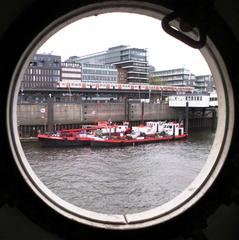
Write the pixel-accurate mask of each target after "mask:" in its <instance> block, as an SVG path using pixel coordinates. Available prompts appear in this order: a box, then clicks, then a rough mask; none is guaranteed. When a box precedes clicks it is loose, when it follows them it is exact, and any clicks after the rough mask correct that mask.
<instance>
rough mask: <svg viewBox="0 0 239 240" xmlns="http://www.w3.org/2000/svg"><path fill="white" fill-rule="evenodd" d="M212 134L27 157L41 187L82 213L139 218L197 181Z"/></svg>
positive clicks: (29, 148) (29, 152) (32, 146)
mask: <svg viewBox="0 0 239 240" xmlns="http://www.w3.org/2000/svg"><path fill="white" fill-rule="evenodd" d="M213 138H214V134H213V133H212V132H211V131H197V132H196V131H194V132H192V133H190V137H189V138H188V139H187V140H180V141H175V142H173V141H172V142H161V143H155V144H147V145H139V146H135V147H133V146H129V147H124V148H111V149H106V148H102V149H92V148H90V147H81V148H80V147H79V148H41V147H40V146H39V145H38V144H37V143H25V144H23V148H24V151H25V155H26V157H27V159H28V161H29V163H30V165H31V166H32V168H33V170H34V171H35V173H36V174H37V176H38V177H39V178H40V179H41V181H42V182H43V183H44V184H45V185H46V186H47V187H48V188H49V189H50V190H51V191H52V192H54V193H55V194H57V195H58V196H59V197H61V198H62V199H64V200H66V201H68V202H70V203H72V204H74V205H76V206H79V207H81V208H84V209H87V210H91V211H95V212H100V213H111V214H126V213H135V212H141V211H143V210H148V209H152V208H153V207H156V206H159V205H161V204H163V203H165V202H167V201H169V200H171V199H173V198H174V197H175V196H177V195H178V194H179V193H180V192H182V191H183V190H184V189H185V188H186V187H187V186H188V185H189V184H190V183H191V182H192V180H193V179H194V178H195V177H196V176H197V174H198V173H199V171H200V170H201V169H202V167H203V165H204V163H205V161H206V159H207V156H208V153H209V151H210V149H211V145H212V142H213Z"/></svg>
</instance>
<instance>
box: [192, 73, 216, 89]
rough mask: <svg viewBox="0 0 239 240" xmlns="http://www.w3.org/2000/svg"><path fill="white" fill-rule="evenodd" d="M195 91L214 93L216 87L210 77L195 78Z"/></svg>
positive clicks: (200, 76)
mask: <svg viewBox="0 0 239 240" xmlns="http://www.w3.org/2000/svg"><path fill="white" fill-rule="evenodd" d="M195 90H196V91H198V92H214V91H215V90H216V86H215V82H214V79H213V77H212V75H199V76H196V80H195Z"/></svg>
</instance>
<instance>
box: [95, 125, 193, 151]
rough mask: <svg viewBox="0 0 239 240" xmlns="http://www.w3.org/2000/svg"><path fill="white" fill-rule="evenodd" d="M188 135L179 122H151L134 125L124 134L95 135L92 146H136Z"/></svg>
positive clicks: (177, 138) (182, 137) (183, 137)
mask: <svg viewBox="0 0 239 240" xmlns="http://www.w3.org/2000/svg"><path fill="white" fill-rule="evenodd" d="M150 124H151V126H150ZM152 125H153V126H152ZM155 129H157V130H155ZM187 136H188V134H187V133H184V129H183V127H182V126H180V124H179V123H175V122H170V123H163V122H149V123H147V125H146V126H138V127H133V128H132V132H131V133H130V134H126V135H124V136H123V135H121V136H119V137H114V136H107V137H106V136H105V137H94V138H93V139H92V140H91V141H90V145H91V147H121V146H134V145H138V144H146V143H156V142H161V141H170V140H179V139H185V138H187Z"/></svg>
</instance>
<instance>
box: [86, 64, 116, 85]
mask: <svg viewBox="0 0 239 240" xmlns="http://www.w3.org/2000/svg"><path fill="white" fill-rule="evenodd" d="M82 82H98V83H100V82H111V83H116V82H117V69H116V68H115V66H110V65H99V64H89V63H84V64H82Z"/></svg>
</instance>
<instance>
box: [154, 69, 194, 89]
mask: <svg viewBox="0 0 239 240" xmlns="http://www.w3.org/2000/svg"><path fill="white" fill-rule="evenodd" d="M150 78H151V79H152V80H155V81H156V80H157V81H158V82H160V84H161V85H170V86H179V87H180V86H181V87H184V86H190V87H194V86H195V79H196V77H195V75H194V74H192V73H191V72H190V70H188V69H186V68H177V69H168V70H163V71H154V72H151V73H150Z"/></svg>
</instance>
